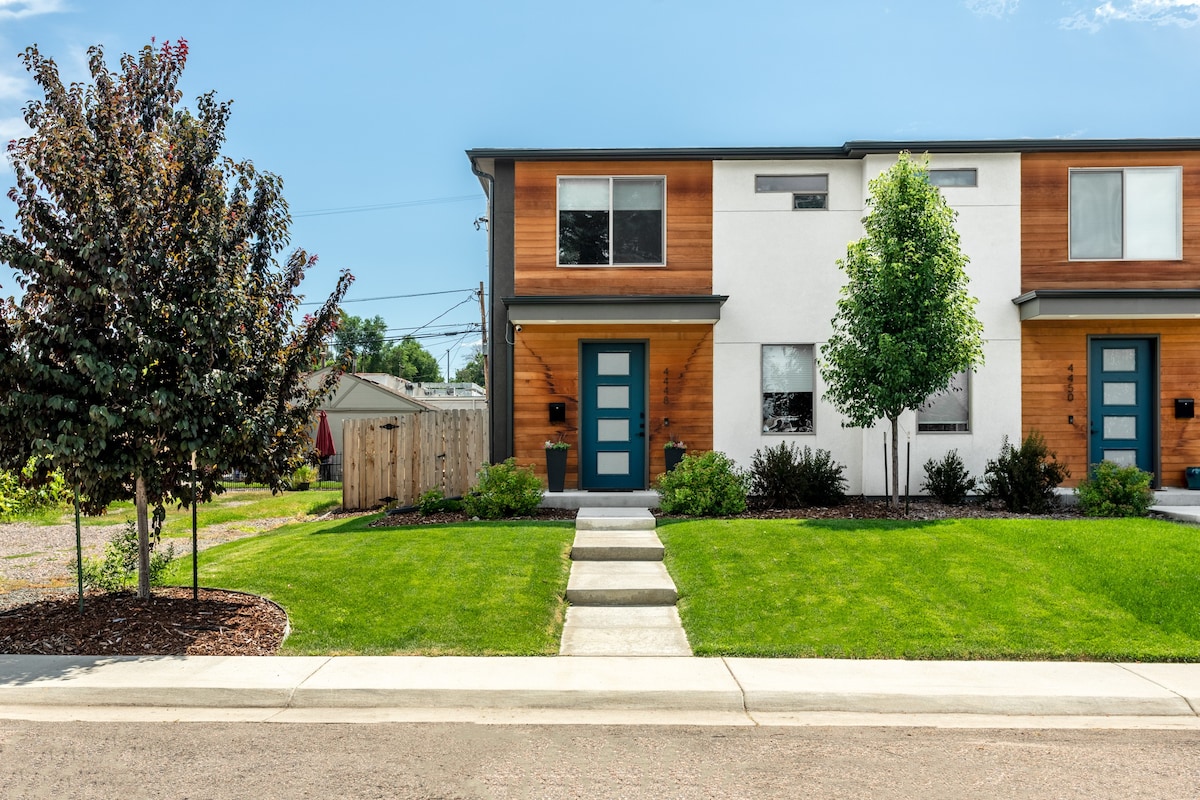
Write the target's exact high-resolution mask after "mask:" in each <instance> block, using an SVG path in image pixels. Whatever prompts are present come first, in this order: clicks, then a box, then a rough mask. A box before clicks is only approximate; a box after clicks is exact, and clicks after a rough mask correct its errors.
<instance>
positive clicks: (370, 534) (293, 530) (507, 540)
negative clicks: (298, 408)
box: [167, 492, 574, 655]
mask: <svg viewBox="0 0 1200 800" xmlns="http://www.w3.org/2000/svg"><path fill="white" fill-rule="evenodd" d="M300 494H311V492H309V493H300ZM376 518H377V517H354V518H348V519H341V520H334V521H325V522H311V523H303V524H297V525H288V526H285V527H283V528H279V529H276V530H274V531H271V532H269V533H266V534H262V535H259V536H254V537H251V538H248V539H241V540H238V541H236V542H230V543H229V544H225V545H220V546H218V547H214V548H212V549H211V550H207V551H205V552H203V553H201V554H200V583H201V585H203V586H213V587H220V588H224V589H237V590H240V591H246V592H252V593H254V594H261V595H264V596H266V597H269V598H271V599H272V600H274V601H275V602H277V603H279V604H280V605H281V606H283V607H284V608H285V609H287V612H288V615H289V617H290V619H291V624H292V634H291V636H290V637H289V638H288V640H287V642H286V643H285V644H284V647H283V651H282V653H283V654H285V655H308V654H358V655H384V654H392V653H403V654H430V655H432V654H439V655H450V654H455V655H467V654H469V655H550V654H554V653H557V652H558V647H559V638H560V637H561V635H562V621H563V614H564V608H565V605H564V600H563V595H564V594H565V592H566V584H567V574H568V568H569V563H568V553H569V552H570V547H571V541H572V539H573V538H574V527H573V526H572V525H571V523H569V522H565V523H544V522H494V523H486V524H479V523H472V524H464V525H424V526H411V527H392V528H386V527H384V528H370V527H368V523H369V522H370V521H371V520H373V519H376ZM191 569H192V567H191V557H190V555H189V556H186V557H184V558H180V559H177V560H176V561H175V562H174V563H173V564H172V565H171V572H170V573H169V574H168V576H167V582H168V583H177V584H186V585H190V583H191V574H192V573H191Z"/></svg>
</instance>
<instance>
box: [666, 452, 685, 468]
mask: <svg viewBox="0 0 1200 800" xmlns="http://www.w3.org/2000/svg"><path fill="white" fill-rule="evenodd" d="M663 455H664V456H666V457H667V472H670V471H671V470H673V469H675V467H676V466H678V465H679V462H680V461H683V457H684V456H686V455H687V450H683V449H682V448H679V447H668V448H666V449H665V450H663Z"/></svg>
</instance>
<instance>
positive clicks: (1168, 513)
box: [1150, 506, 1200, 525]
mask: <svg viewBox="0 0 1200 800" xmlns="http://www.w3.org/2000/svg"><path fill="white" fill-rule="evenodd" d="M1150 510H1151V511H1154V512H1156V513H1158V514H1162V515H1163V516H1164V517H1166V518H1167V519H1173V520H1175V521H1177V522H1191V523H1194V524H1198V525H1200V506H1150Z"/></svg>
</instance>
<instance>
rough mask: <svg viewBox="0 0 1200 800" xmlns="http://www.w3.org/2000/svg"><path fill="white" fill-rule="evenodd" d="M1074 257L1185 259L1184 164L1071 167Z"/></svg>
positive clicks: (1097, 259) (1090, 258)
mask: <svg viewBox="0 0 1200 800" xmlns="http://www.w3.org/2000/svg"><path fill="white" fill-rule="evenodd" d="M1070 184H1071V185H1070V193H1071V200H1070V204H1071V218H1070V231H1071V232H1070V247H1071V258H1072V259H1074V260H1076V261H1081V260H1086V261H1100V260H1126V261H1177V260H1179V259H1181V258H1183V239H1182V231H1183V216H1182V215H1183V168H1182V167H1127V168H1125V169H1072V170H1071V173H1070Z"/></svg>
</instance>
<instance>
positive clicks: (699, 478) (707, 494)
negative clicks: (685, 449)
mask: <svg viewBox="0 0 1200 800" xmlns="http://www.w3.org/2000/svg"><path fill="white" fill-rule="evenodd" d="M749 483H750V481H749V477H748V476H747V475H746V473H745V472H744V471H742V470H740V469H738V467H737V465H735V464H734V463H733V460H732V459H730V458H729V456H727V455H725V454H724V453H719V452H716V451H710V452H707V453H704V454H703V455H686V456H684V457H683V460H682V461H680V462H679V465H678V466H677V467H675V469H673V470H671V471H670V472H666V473H663V475H662V476H660V477H659V479H658V482H657V483H656V484H655V488H656V489H658V492H659V494H660V495H661V496H662V501H661V503H660V507H661V508H662V511H663V513H665V514H686V515H688V516H693V517H724V516H729V515H730V514H740V513H742V512H743V511H745V510H746V490H747V488H748V486H749Z"/></svg>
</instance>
